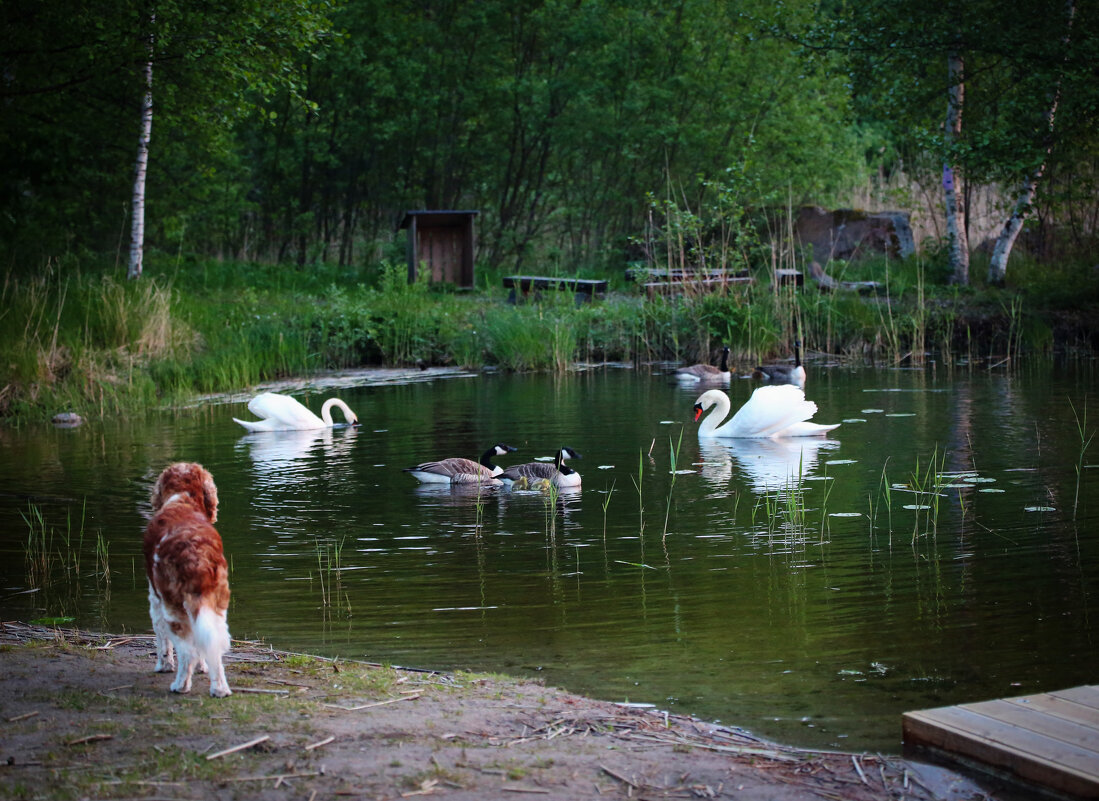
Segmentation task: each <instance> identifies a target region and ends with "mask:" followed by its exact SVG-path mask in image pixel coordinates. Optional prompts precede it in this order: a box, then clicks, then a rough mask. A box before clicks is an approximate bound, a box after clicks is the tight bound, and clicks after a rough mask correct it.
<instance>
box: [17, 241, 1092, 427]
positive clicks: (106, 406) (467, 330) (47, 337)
mask: <svg viewBox="0 0 1099 801" xmlns="http://www.w3.org/2000/svg"><path fill="white" fill-rule="evenodd" d="M69 267H70V268H69V270H67V271H66V274H64V275H63V274H62V271H60V270H58V269H53V270H50V271H47V272H46V273H44V274H43V275H41V276H38V277H35V278H33V279H24V278H18V277H16V276H13V275H9V276H8V277H7V278H6V280H4V281H3V282H2V283H0V308H2V309H3V311H0V388H2V389H0V418H8V419H13V418H14V419H23V418H35V417H49V416H52V415H53V414H55V413H56V412H59V411H76V412H78V413H80V414H82V415H85V416H98V415H104V414H108V413H110V412H113V411H116V410H120V409H128V410H133V409H139V408H147V407H152V406H155V405H157V404H161V403H165V402H168V403H171V402H176V401H180V400H185V399H189V398H192V397H193V396H194V395H195V394H196V393H211V392H225V391H240V390H242V389H245V388H248V387H251V386H254V385H255V384H257V383H260V382H262V381H267V380H271V379H276V378H280V377H287V376H295V375H304V374H308V373H311V372H315V371H318V370H324V369H331V368H351V367H363V366H370V365H378V364H385V365H392V366H410V365H413V364H431V365H458V366H468V367H473V368H477V367H480V366H483V365H485V364H492V365H499V366H500V367H502V368H504V369H508V370H553V371H562V370H565V369H568V367H569V366H570V365H571V364H572V363H574V362H576V361H596V362H598V361H650V360H668V359H674V360H682V361H690V362H694V361H700V360H704V361H707V362H711V363H712V362H714V361H715V359H716V358H717V357H718V354H720V351H721V348H722V347H723V346H724V345H728V346H729V347H730V349H731V350H732V355H733V360H734V362H733V369H734V370H737V371H739V372H747V371H749V370H750V369H751V368H752V367H753V366H754V365H755V364H757V363H759V360H762V359H770V358H774V357H783V358H784V357H788V356H789V355H790V352H791V347H792V344H793V341H794V339H795V338H798V337H800V338H801V340H802V341H803V343H805V347H806V348H807V349H809V350H814V351H825V352H829V353H838V354H843V353H847V354H850V355H852V356H855V357H858V358H863V357H865V356H870V357H872V358H874V359H876V360H885V361H891V362H900V361H902V360H907V361H911V362H913V363H917V364H918V363H919V362H920V360H921V359H922V358H923V357H924V352H925V350H933V351H938V352H939V354H940V359H942V360H943V361H946V362H948V361H949V360H950V358H951V354H952V353H966V352H969V354H970V355H972V348H973V344H972V339H973V338H976V339H977V341H979V342H980V345H979V346H978V347H979V349H980V351H981V353H992V352H1000V353H1010V354H1012V355H1020V354H1027V353H1047V352H1049V350H1050V349H1051V348H1052V347H1053V346H1054V345H1057V346H1062V345H1068V346H1070V347H1076V346H1079V345H1080V344H1081V343H1082V342H1083V341H1084V340H1086V338H1087V336H1089V334H1088V331H1090V329H1089V328H1087V326H1086V320H1088V319H1089V318H1088V316H1087V315H1088V314H1090V313H1091V312H1090V310H1091V309H1094V307H1095V303H1094V300H1095V299H1096V298H1099V278H1097V277H1096V276H1095V275H1094V272H1093V271H1091V270H1090V268H1087V267H1085V266H1069V265H1066V266H1065V267H1063V268H1062V270H1060V271H1057V272H1056V273H1055V274H1053V275H1048V274H1047V273H1046V272H1043V271H1039V270H1037V269H1033V270H1031V269H1021V270H1020V271H1019V274H1018V276H1017V277H1016V279H1015V280H1021V279H1027V280H1028V281H1029V283H1027V284H1025V285H1024V286H1022V287H1017V288H1010V289H998V288H993V289H989V290H986V291H983V292H976V291H974V290H962V289H959V288H957V287H946V286H942V285H935V284H932V283H930V282H929V281H928V280H927V271H926V269H925V267H924V265H923V264H922V263H921V262H920V261H918V260H911V261H904V262H896V261H887V260H884V259H883V260H881V261H879V262H871V263H866V264H860V265H852V266H851V267H850V268H849V272H848V273H846V276H847V277H853V276H858V277H859V278H860V279H866V278H873V279H874V280H878V281H880V282H881V283H882V285H883V286H884V287H885V288H886V290H887V291H886V292H885V293H884V294H882V295H881V296H877V297H868V298H864V297H861V296H859V295H856V294H855V293H851V292H837V293H833V294H828V293H821V292H816V291H807V290H799V291H794V290H792V289H790V288H788V287H779V288H776V287H773V286H772V285H771V284H770V283H769V282H768V280H767V279H766V274H765V273H759V272H757V273H756V276H757V278H758V279H759V280H758V281H757V283H756V284H754V285H752V286H750V287H747V288H741V289H738V290H737V291H734V292H728V293H721V292H707V293H701V294H697V295H689V294H688V295H676V296H671V297H661V296H657V297H654V298H651V299H649V298H646V297H642V296H641V295H639V294H636V293H634V294H630V293H623V292H617V293H613V294H610V295H609V296H608V297H606V298H605V299H603V300H598V301H593V302H591V303H583V302H581V303H578V302H577V300H576V299H575V297H574V296H573V295H572V293H567V292H561V293H558V292H544V293H542V295H541V297H540V298H539V299H538V300H533V301H531V302H528V303H525V304H521V305H512V304H509V303H507V302H506V300H505V298H504V295H503V293H502V292H500V291H499V290H494V291H484V290H482V291H477V292H473V293H440V292H437V291H435V289H434V287H432V286H431V285H428V284H425V283H418V284H414V285H411V286H410V285H408V284H407V281H406V279H405V277H404V271H403V269H401V268H399V267H397V266H395V265H393V264H385V265H383V266H382V268H381V269H380V278H379V282H378V284H377V286H373V287H371V286H367V285H365V284H364V283H362V282H361V281H360V280H358V279H359V278H361V276H359V275H358V274H354V273H348V272H347V271H346V270H345V269H343V268H339V267H324V268H322V269H318V270H312V271H299V270H296V269H292V268H281V269H276V268H272V267H270V266H265V265H257V264H245V263H239V264H229V263H225V262H213V261H211V262H202V263H188V264H185V265H178V266H177V265H174V264H171V263H170V262H168V263H164V262H160V263H158V262H157V261H155V260H154V262H152V263H151V264H149V265H148V267H147V275H146V277H145V278H144V279H143V280H142V281H140V282H128V283H122V282H121V281H120V280H119V279H117V278H113V277H112V275H111V271H98V270H91V269H77V267H76V265H70V266H69ZM168 276H172V277H171V278H169V277H168ZM1069 281H1072V282H1075V283H1074V286H1075V287H1076V291H1077V293H1078V294H1079V296H1080V300H1079V302H1078V304H1077V305H1075V306H1072V307H1071V308H1072V309H1073V311H1072V314H1071V316H1068V317H1065V316H1059V317H1058V316H1054V315H1053V314H1052V313H1051V305H1050V304H1054V303H1059V302H1060V297H1059V295H1056V294H1053V295H1051V294H1050V293H1051V292H1052V291H1053V289H1054V288H1056V287H1059V286H1061V285H1062V284H1063V283H1064V282H1069ZM182 287H187V288H188V291H186V292H184V291H182V289H181V288H182ZM1089 298H1090V299H1091V301H1089V300H1088V299H1089ZM1054 308H1055V307H1054ZM1073 321H1076V328H1067V327H1066V326H1067V325H1071V324H1072V322H1073ZM1080 321H1085V324H1083V325H1081V323H1080Z"/></svg>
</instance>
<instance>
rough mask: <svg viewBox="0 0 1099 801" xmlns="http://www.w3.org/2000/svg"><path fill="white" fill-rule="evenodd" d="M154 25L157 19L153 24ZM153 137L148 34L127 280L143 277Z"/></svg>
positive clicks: (151, 45) (151, 70) (150, 42)
mask: <svg viewBox="0 0 1099 801" xmlns="http://www.w3.org/2000/svg"><path fill="white" fill-rule="evenodd" d="M150 21H151V22H155V18H154V19H153V20H150ZM152 133H153V34H151V33H150V34H149V60H148V62H146V64H145V95H144V97H143V98H142V102H141V135H140V136H139V137H138V140H137V162H136V164H135V165H134V193H133V211H132V214H131V220H130V266H129V269H127V271H126V276H127V277H128V278H139V277H140V276H141V269H142V261H143V259H144V255H145V175H146V173H147V172H148V169H149V140H150V138H151V137H152Z"/></svg>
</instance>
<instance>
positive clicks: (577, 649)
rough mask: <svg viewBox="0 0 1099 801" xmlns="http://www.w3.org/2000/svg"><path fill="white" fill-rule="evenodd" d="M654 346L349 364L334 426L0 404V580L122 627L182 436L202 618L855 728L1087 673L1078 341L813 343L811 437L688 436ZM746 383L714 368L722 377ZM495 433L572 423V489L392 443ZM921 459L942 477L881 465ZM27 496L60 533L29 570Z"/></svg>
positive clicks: (218, 409) (473, 440) (1092, 581)
mask: <svg viewBox="0 0 1099 801" xmlns="http://www.w3.org/2000/svg"><path fill="white" fill-rule="evenodd" d="M660 373H661V371H659V370H650V369H648V368H645V369H639V370H631V369H617V368H612V369H600V370H592V371H587V372H581V373H576V374H571V375H568V376H565V377H561V378H553V377H549V376H506V375H480V376H449V377H445V378H438V379H436V380H433V381H417V382H413V383H406V384H401V383H396V384H394V383H390V382H386V383H378V382H372V381H371V380H369V379H366V380H364V382H362V383H361V384H360V385H359V386H355V387H354V388H351V389H344V390H341V391H340V393H339V394H340V395H341V397H343V398H344V399H345V400H347V401H348V402H349V403H350V404H351V406H352V408H354V409H355V410H356V412H357V413H358V414H359V416H360V418H361V419H362V420H363V422H364V425H363V426H362V427H361V428H359V429H357V430H352V429H336V430H330V431H324V432H289V433H285V434H245V432H244V431H243V430H242V429H241V428H239V427H238V426H237V425H236V424H235V423H233V422H232V420H231V419H230V418H231V417H232V416H233V415H236V416H242V414H243V415H245V416H246V413H245V412H244V406H243V404H242V403H215V402H211V403H208V404H205V405H203V406H202V407H200V408H199V409H196V410H191V411H183V412H171V413H156V414H150V415H148V416H144V417H142V418H140V419H136V420H118V421H112V422H108V423H104V424H93V425H88V426H85V427H83V428H80V429H76V430H56V429H53V428H46V427H43V428H26V429H21V430H14V431H4V432H0V453H2V456H3V461H2V466H0V498H2V499H3V500H2V502H0V526H2V531H3V534H2V535H0V553H2V555H3V561H2V567H0V580H2V587H0V593H2V600H0V611H2V614H3V616H4V618H5V619H12V618H21V619H30V618H34V617H39V616H43V615H51V616H56V615H72V616H74V617H75V618H76V625H80V626H86V627H90V628H101V629H108V630H112V631H118V630H130V631H145V630H147V629H148V618H147V611H146V606H145V590H144V579H143V577H142V576H141V575H140V571H141V562H140V558H139V549H140V545H139V538H140V531H141V528H142V526H143V524H144V517H143V516H144V515H145V514H147V511H148V507H147V496H148V492H149V487H150V485H151V482H152V480H153V478H154V477H155V475H156V473H157V472H159V470H160V469H161V468H162V467H163V466H164V465H165V464H167V463H168V462H169V461H173V460H177V459H185V460H194V461H200V462H202V463H203V464H205V465H206V466H207V467H208V468H209V469H210V470H211V472H213V474H214V477H215V480H216V481H217V484H218V489H219V494H220V498H221V516H220V520H219V524H218V527H219V529H220V531H221V532H222V535H223V538H224V540H225V543H226V549H227V551H228V553H229V554H230V556H231V565H232V579H231V581H232V587H233V602H232V608H231V609H230V617H229V620H230V628H231V630H232V632H233V634H234V636H237V637H255V638H263V639H265V640H267V641H269V642H271V643H273V644H274V645H276V646H278V647H282V648H289V649H294V650H302V651H311V652H318V653H324V654H329V655H340V656H344V657H348V658H366V659H370V660H376V661H387V662H392V663H394V664H401V665H415V666H423V667H437V668H458V667H464V668H472V669H487V670H500V671H506V672H509V673H516V674H531V675H536V676H539V677H542V678H544V679H545V680H546V681H547V682H548V683H551V684H555V685H560V686H564V687H567V688H569V689H571V690H575V691H579V692H584V693H589V694H593V695H597V696H600V697H605V698H609V699H612V700H627V699H628V700H630V701H633V702H648V703H653V704H656V705H657V706H660V707H665V708H670V709H673V710H677V711H684V712H691V713H695V714H698V715H701V716H703V717H707V718H717V719H721V720H723V721H725V722H726V723H729V724H734V725H740V726H743V727H745V728H748V729H751V730H753V731H755V732H757V733H759V734H763V735H765V736H769V737H772V738H775V739H779V740H782V741H787V742H792V743H798V744H803V745H808V746H816V747H832V746H835V747H843V748H869V749H878V750H883V751H896V750H897V749H898V748H899V738H900V733H899V732H900V724H899V715H900V713H901V712H903V711H905V710H907V709H914V708H921V707H926V706H933V705H940V704H946V703H958V702H961V701H969V700H978V699H983V698H988V697H995V696H1004V695H1017V694H1022V693H1026V692H1033V691H1039V690H1046V689H1053V688H1055V687H1063V686H1071V685H1075V684H1081V683H1092V682H1095V681H1096V680H1099V674H1097V672H1096V668H1095V665H1096V664H1099V645H1097V643H1096V637H1097V633H1099V620H1097V618H1099V608H1097V603H1096V600H1095V598H1096V594H1097V592H1099V586H1097V585H1099V567H1097V556H1099V533H1097V530H1096V529H1097V527H1096V522H1097V514H1099V506H1097V501H1099V497H1097V495H1096V488H1097V484H1099V472H1097V471H1096V470H1094V469H1089V468H1088V467H1086V466H1085V468H1084V469H1083V471H1082V472H1081V475H1080V478H1081V480H1080V489H1079V495H1078V496H1077V471H1076V466H1077V462H1078V457H1079V450H1080V438H1079V436H1078V433H1077V428H1076V420H1075V418H1074V415H1073V409H1072V406H1071V405H1070V400H1071V401H1072V403H1073V404H1074V405H1075V407H1076V410H1077V412H1082V411H1083V410H1084V409H1085V407H1086V403H1087V400H1086V398H1087V395H1088V393H1089V391H1090V390H1091V389H1092V387H1093V386H1094V377H1093V375H1092V374H1091V373H1090V372H1089V371H1080V370H1077V371H1074V372H1070V373H1069V374H1064V373H1056V372H1054V371H1053V370H1052V369H1051V368H1050V369H1046V368H1042V367H1035V368H1032V369H1031V370H1028V371H1021V372H1019V373H1017V374H1014V375H1010V376H1007V375H995V374H989V373H988V372H986V371H981V372H976V371H974V372H963V371H958V372H949V373H946V372H941V371H940V372H938V373H936V372H934V371H896V370H879V371H872V370H845V369H841V368H833V369H829V370H824V369H819V370H817V371H816V372H815V373H814V374H813V375H812V376H811V378H810V384H809V391H808V395H809V397H810V398H812V399H813V400H815V401H816V402H817V404H818V405H819V407H820V411H819V412H818V414H817V417H816V420H817V421H819V422H826V423H827V422H838V421H841V420H842V421H845V422H844V424H843V425H842V426H841V427H840V428H839V429H837V430H836V431H835V432H833V433H832V435H830V436H829V437H828V438H826V439H822V440H809V441H806V442H797V443H792V442H786V443H768V442H764V443H760V442H728V441H727V442H724V443H722V442H716V443H710V444H705V443H704V444H701V445H700V443H699V441H698V439H697V437H696V436H695V426H694V423H693V422H692V421H691V417H692V414H691V406H692V404H693V402H694V399H695V397H696V396H697V394H698V393H699V390H698V389H697V388H691V389H684V388H682V387H679V386H677V385H676V384H675V383H674V382H673V381H671V380H669V379H668V377H667V376H666V375H661V374H660ZM751 389H752V384H751V383H750V382H739V383H737V382H734V384H733V385H732V387H731V388H730V395H731V396H732V398H733V402H734V405H737V404H739V403H740V402H743V401H744V400H745V399H746V398H747V397H748V395H749V393H750V391H751ZM303 397H304V396H303ZM322 398H323V395H317V396H313V397H309V398H308V403H309V405H310V406H312V407H314V408H317V407H319V404H320V401H321V400H322ZM1089 419H1090V420H1091V421H1093V422H1099V412H1096V413H1093V414H1092V415H1091V417H1090V418H1089ZM1092 427H1094V426H1092ZM680 431H683V438H682V446H681V451H680V454H679V459H678V467H679V468H680V469H688V470H690V471H691V472H689V473H682V474H680V475H677V476H676V477H675V483H674V487H673V486H672V476H671V475H670V464H671V462H670V450H671V447H672V445H674V443H676V442H677V441H678V439H679V435H680ZM497 441H504V442H507V443H509V444H511V445H514V446H517V447H518V448H520V451H519V452H518V453H516V454H514V457H515V460H517V461H519V460H521V461H528V460H531V459H533V458H535V457H539V456H550V455H552V453H553V452H554V451H555V450H556V449H557V448H558V447H560V446H561V445H569V446H571V447H573V448H575V449H576V450H578V451H579V452H580V453H581V454H583V457H584V458H583V459H582V460H581V461H578V462H576V464H575V467H576V468H577V469H578V470H579V471H580V472H581V474H582V475H583V477H584V483H583V488H582V489H581V490H580V491H579V492H575V493H567V494H563V495H562V496H561V498H560V499H558V500H557V501H556V503H551V502H550V501H549V499H547V498H546V496H545V495H543V494H541V493H535V492H508V491H506V490H490V491H486V492H485V493H483V495H482V496H481V497H478V495H477V494H476V492H475V491H474V492H469V491H466V492H457V491H451V490H449V489H443V490H441V491H440V490H438V489H431V488H425V487H421V486H419V485H417V483H416V482H415V480H414V479H413V478H411V477H410V476H409V475H408V474H405V473H402V472H401V468H402V467H406V466H409V465H411V464H414V463H417V462H419V461H423V460H426V459H430V458H439V457H444V456H452V455H466V456H476V455H477V454H479V453H480V452H481V451H483V450H484V448H485V447H487V446H488V445H489V444H491V443H493V442H497ZM1097 447H1099V446H1097ZM1090 456H1091V460H1090V461H1094V462H1099V453H1091V454H1090ZM933 460H934V464H935V469H933V470H930V471H929V465H931V464H932V463H933ZM940 460H941V461H940ZM501 461H502V462H504V463H505V464H506V463H507V461H506V460H501ZM639 467H640V487H641V490H640V493H639V492H638V489H637V483H638V479H639ZM799 472H800V474H801V479H802V480H801V481H798V479H797V476H798V474H799ZM929 472H930V474H931V475H932V477H934V476H936V475H939V474H946V475H944V477H942V478H941V479H939V481H938V483H939V484H941V485H948V486H942V487H940V488H939V489H938V494H931V493H926V494H923V495H920V494H917V493H913V492H911V491H909V490H910V489H911V488H912V486H913V485H914V484H917V483H919V482H920V481H922V480H924V479H926V478H927V476H928V475H929ZM791 474H792V475H793V476H794V478H793V480H791V479H790V478H789V476H790V475H791ZM914 474H915V476H916V478H915V479H914V478H913V475H914ZM904 485H908V487H907V488H906V487H905V486H904ZM887 488H888V491H887ZM928 488H929V489H930V487H928ZM608 493H609V500H608ZM669 496H670V499H671V501H670V502H671V506H670V509H669V506H668V504H669ZM1074 504H1075V505H1076V510H1075V520H1074V519H1073V518H1074V510H1073V507H1074ZM921 505H927V506H931V507H932V508H931V509H922V510H921V509H910V508H905V507H906V506H921ZM33 509H37V510H39V511H41V513H42V514H43V517H44V520H45V521H46V524H47V528H48V530H49V531H48V536H49V537H50V538H52V539H51V544H50V546H49V550H50V552H51V553H54V552H56V553H58V554H60V553H66V554H69V555H70V557H71V558H69V559H68V562H67V564H66V565H61V564H60V562H61V561H62V560H61V559H60V558H55V559H54V560H53V561H52V563H51V564H49V565H46V570H47V571H48V573H49V576H50V580H49V581H45V582H43V581H40V579H39V576H38V574H37V573H36V572H35V571H34V570H32V569H31V568H32V567H33V566H32V565H30V564H28V561H27V559H26V556H25V551H26V546H27V539H28V535H29V534H30V533H31V530H32V528H31V527H30V526H28V523H27V522H26V521H25V519H24V518H25V517H27V516H31V517H32V523H33ZM1027 509H1039V510H1053V511H1027ZM871 514H873V515H874V520H873V521H871V519H870V515H871ZM665 517H667V521H668V522H667V530H666V533H665ZM81 520H83V526H81ZM81 529H82V531H83V539H82V540H80V535H79V532H80V531H81ZM67 532H72V533H71V534H68V536H69V537H70V539H69V543H68V544H65V542H64V539H65V536H66V533H67ZM40 534H41V532H39V535H36V536H39V538H40V539H41V537H40ZM97 545H98V546H99V548H100V549H101V550H102V549H103V548H104V547H105V548H106V551H107V558H106V560H105V561H106V564H107V565H108V566H109V569H110V580H109V581H108V580H106V577H105V576H104V575H103V571H102V562H103V560H102V559H97V556H96V552H97ZM77 556H78V557H79V560H78V561H79V564H76V561H77Z"/></svg>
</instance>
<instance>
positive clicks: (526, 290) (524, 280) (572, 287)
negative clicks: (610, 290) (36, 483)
mask: <svg viewBox="0 0 1099 801" xmlns="http://www.w3.org/2000/svg"><path fill="white" fill-rule="evenodd" d="M504 288H505V289H510V290H511V293H510V294H509V296H508V300H509V301H510V302H511V303H515V302H517V301H518V300H519V299H520V298H523V299H526V298H527V297H528V296H529V295H530V293H531V292H534V293H535V297H537V294H538V292H540V291H541V290H544V289H552V290H554V291H558V292H572V293H573V294H575V295H576V297H577V299H578V300H591V299H592V298H593V297H595V296H596V295H602V294H604V293H605V292H606V291H607V282H606V280H604V279H600V278H569V277H564V278H554V277H551V276H548V275H505V276H504Z"/></svg>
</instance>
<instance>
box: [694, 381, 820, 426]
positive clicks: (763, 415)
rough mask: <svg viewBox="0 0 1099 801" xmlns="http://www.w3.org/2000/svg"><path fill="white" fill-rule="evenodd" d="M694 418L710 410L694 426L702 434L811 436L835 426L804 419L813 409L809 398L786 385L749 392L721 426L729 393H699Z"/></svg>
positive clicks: (815, 409) (815, 406)
mask: <svg viewBox="0 0 1099 801" xmlns="http://www.w3.org/2000/svg"><path fill="white" fill-rule="evenodd" d="M694 408H695V421H697V420H698V418H699V417H701V416H702V414H703V413H704V412H705V411H706V410H707V409H710V408H713V411H712V412H711V413H710V414H709V415H708V416H707V417H706V419H705V420H703V421H702V425H700V426H699V427H698V436H699V437H700V438H704V437H729V438H741V437H812V436H815V435H818V434H824V433H827V432H828V431H831V430H832V429H833V428H838V427H839V423H836V424H835V425H820V424H818V423H807V422H805V421H806V420H808V419H809V418H810V417H812V416H813V415H814V414H816V412H817V405H816V404H815V403H813V401H809V400H805V393H804V392H803V391H802V390H801V389H799V388H798V387H795V386H792V385H790V384H780V385H779V386H774V387H760V388H759V389H757V390H756V391H755V392H753V393H752V397H750V398H748V402H747V403H745V404H744V405H743V406H741V407H740V409H738V410H737V413H736V414H734V415H733V417H732V419H731V420H729V421H728V422H727V423H725V425H719V423H720V422H721V421H722V420H724V419H725V417H726V415H728V414H729V410H730V409H731V408H732V403H730V401H729V396H728V395H726V394H725V393H724V392H722V391H721V390H720V389H711V390H708V391H707V392H703V393H702V394H701V395H699V396H698V400H696V401H695V406H694Z"/></svg>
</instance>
